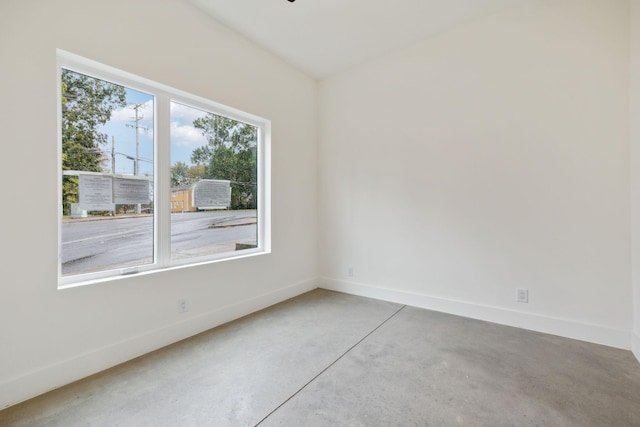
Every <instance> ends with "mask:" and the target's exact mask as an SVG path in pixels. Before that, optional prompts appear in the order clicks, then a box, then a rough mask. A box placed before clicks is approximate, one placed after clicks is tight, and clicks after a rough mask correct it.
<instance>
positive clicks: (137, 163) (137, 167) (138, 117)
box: [127, 104, 147, 213]
mask: <svg viewBox="0 0 640 427" xmlns="http://www.w3.org/2000/svg"><path fill="white" fill-rule="evenodd" d="M143 107H144V104H133V107H131V108H133V109H134V111H135V113H136V116H135V117H132V118H131V119H132V120H133V124H132V125H127V127H130V128H133V129H134V130H135V131H136V158H135V160H134V163H133V175H135V176H138V174H139V173H140V139H139V135H138V129H144V130H147V128H145V127H143V126H140V124H139V122H140V120H142V119H144V116H142V115H141V114H139V113H138V110H140V109H141V108H143ZM136 213H140V205H139V204H138V205H136Z"/></svg>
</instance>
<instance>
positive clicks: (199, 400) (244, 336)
mask: <svg viewBox="0 0 640 427" xmlns="http://www.w3.org/2000/svg"><path fill="white" fill-rule="evenodd" d="M0 425H1V426H29V427H33V426H65V427H68V426H109V427H112V426H136V427H141V426H154V427H156V426H255V425H260V426H265V427H266V426H457V425H463V426H492V427H496V426H581V427H582V426H598V427H603V426H615V427H622V426H640V364H639V363H638V362H637V360H636V359H635V358H634V357H633V355H632V354H631V353H630V352H628V351H623V350H617V349H613V348H609V347H604V346H599V345H595V344H588V343H584V342H580V341H575V340H570V339H566V338H560V337H556V336H551V335H545V334H540V333H536V332H530V331H525V330H521V329H516V328H511V327H507V326H501V325H496V324H491V323H486V322H481V321H476V320H470V319H465V318H461V317H456V316H451V315H447V314H442V313H436V312H430V311H426V310H422V309H417V308H412V307H406V306H401V305H398V304H393V303H387V302H383V301H376V300H371V299H367V298H361V297H355V296H350V295H344V294H340V293H335V292H329V291H324V290H316V291H312V292H310V293H307V294H304V295H302V296H300V297H297V298H294V299H292V300H289V301H286V302H284V303H282V304H278V305H276V306H274V307H271V308H269V309H267V310H263V311H261V312H258V313H255V314H253V315H251V316H247V317H245V318H243V319H240V320H238V321H235V322H232V323H229V324H227V325H223V326H221V327H218V328H215V329H213V330H211V331H208V332H205V333H203V334H200V335H198V336H196V337H194V338H190V339H188V340H185V341H182V342H180V343H177V344H174V345H172V346H169V347H167V348H164V349H162V350H159V351H156V352H153V353H151V354H149V355H146V356H144V357H141V358H139V359H136V360H134V361H132V362H129V363H126V364H124V365H121V366H118V367H115V368H113V369H110V370H108V371H105V372H103V373H101V374H98V375H94V376H92V377H90V378H87V379H85V380H82V381H79V382H77V383H74V384H71V385H69V386H66V387H63V388H61V389H59V390H55V391H53V392H50V393H47V394H45V395H42V396H40V397H37V398H35V399H32V400H30V401H27V402H24V403H22V404H20V405H16V406H13V407H11V408H8V409H5V410H3V411H0Z"/></svg>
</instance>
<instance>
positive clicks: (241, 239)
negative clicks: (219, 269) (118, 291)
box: [62, 211, 257, 275]
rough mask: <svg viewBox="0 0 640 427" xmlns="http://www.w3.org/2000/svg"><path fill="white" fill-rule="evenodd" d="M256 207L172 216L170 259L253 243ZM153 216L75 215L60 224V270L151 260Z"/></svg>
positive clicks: (74, 271)
mask: <svg viewBox="0 0 640 427" xmlns="http://www.w3.org/2000/svg"><path fill="white" fill-rule="evenodd" d="M255 216H256V212H255V211H214V212H191V213H179V214H172V215H171V253H172V257H173V258H174V259H180V258H187V257H193V256H199V255H206V254H212V253H220V252H228V251H233V250H235V244H236V243H249V244H255V243H256V235H257V227H256V224H255ZM152 260H153V217H152V216H151V215H146V216H137V217H116V218H108V219H102V220H87V219H78V220H71V221H65V223H64V224H63V225H62V274H63V275H69V274H77V273H82V272H91V271H97V270H104V269H110V268H123V267H128V266H133V265H141V264H146V263H150V262H152Z"/></svg>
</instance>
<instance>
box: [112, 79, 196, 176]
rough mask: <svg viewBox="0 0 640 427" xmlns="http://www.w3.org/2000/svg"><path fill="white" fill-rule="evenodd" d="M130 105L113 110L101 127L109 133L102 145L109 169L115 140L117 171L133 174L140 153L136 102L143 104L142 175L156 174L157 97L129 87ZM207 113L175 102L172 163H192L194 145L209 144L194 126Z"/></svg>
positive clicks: (172, 129) (140, 139)
mask: <svg viewBox="0 0 640 427" xmlns="http://www.w3.org/2000/svg"><path fill="white" fill-rule="evenodd" d="M126 102H127V107H125V108H122V109H118V110H115V111H113V113H112V115H111V120H110V121H109V122H108V123H107V124H105V125H104V126H102V127H101V129H100V131H101V132H103V133H105V134H107V140H108V143H107V144H106V145H104V146H103V147H101V149H102V151H103V152H105V153H106V154H107V156H106V157H107V162H106V163H105V164H104V167H105V169H108V170H111V143H112V140H113V141H114V142H115V144H114V145H115V152H116V156H115V157H116V170H115V173H117V174H133V163H134V161H133V160H131V159H129V158H127V157H126V156H129V157H131V158H135V155H136V142H135V141H136V130H135V129H134V128H133V127H132V126H133V125H134V118H135V110H134V108H133V106H134V105H135V104H141V107H140V108H139V109H138V117H142V120H140V121H139V122H138V126H139V129H138V142H139V147H140V157H139V159H140V160H139V166H140V171H139V175H152V174H153V126H154V117H153V113H154V106H153V97H152V96H151V95H148V94H146V93H143V92H139V91H136V90H133V89H128V88H126ZM205 114H206V113H205V112H203V111H201V110H197V109H195V108H192V107H187V106H185V105H181V104H177V103H172V104H171V165H174V164H175V163H176V162H178V161H182V162H184V163H186V164H191V161H190V156H191V152H192V151H193V149H194V148H197V147H200V146H202V145H205V144H206V143H207V140H206V139H205V138H204V136H202V133H201V132H200V131H199V130H198V129H196V128H194V127H193V121H194V120H195V119H196V118H198V117H202V116H204V115H205Z"/></svg>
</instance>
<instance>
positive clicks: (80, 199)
mask: <svg viewBox="0 0 640 427" xmlns="http://www.w3.org/2000/svg"><path fill="white" fill-rule="evenodd" d="M61 87H62V97H61V100H62V105H61V111H62V123H61V129H62V194H61V197H62V214H63V219H62V231H61V236H62V241H61V272H62V275H63V276H69V275H74V274H81V273H94V272H100V271H105V270H113V269H122V268H127V267H133V266H139V265H144V264H150V263H153V262H154V242H153V237H154V231H153V212H154V206H153V175H154V170H153V167H154V160H153V159H154V138H153V129H154V126H153V115H154V98H153V96H152V95H149V94H146V93H143V92H139V91H136V90H133V89H131V88H127V87H124V86H121V85H117V84H113V83H110V82H107V81H104V80H100V79H97V78H94V77H91V76H88V75H85V74H81V73H77V72H74V71H70V70H67V69H64V68H63V69H62V70H61Z"/></svg>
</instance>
